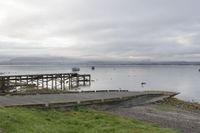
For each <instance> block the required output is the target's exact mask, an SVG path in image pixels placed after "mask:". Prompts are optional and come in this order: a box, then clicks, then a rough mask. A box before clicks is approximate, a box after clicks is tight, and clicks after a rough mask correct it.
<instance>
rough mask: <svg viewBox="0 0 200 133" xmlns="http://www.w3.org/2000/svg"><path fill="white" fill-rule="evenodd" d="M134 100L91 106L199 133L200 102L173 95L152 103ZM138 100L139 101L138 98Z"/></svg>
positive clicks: (165, 126) (184, 132) (167, 126)
mask: <svg viewBox="0 0 200 133" xmlns="http://www.w3.org/2000/svg"><path fill="white" fill-rule="evenodd" d="M135 100H136V99H135ZM138 100H141V99H138ZM133 102H134V101H127V102H123V103H121V104H109V105H95V106H91V108H94V109H96V110H100V111H106V112H110V113H113V114H116V115H119V116H123V117H128V118H132V119H137V120H142V121H144V122H150V123H155V124H158V125H159V126H161V127H163V128H172V129H175V130H179V131H181V132H183V133H188V132H192V133H198V132H199V131H200V104H195V103H189V102H185V101H182V100H179V99H176V98H173V97H171V98H168V99H165V100H163V101H160V102H156V103H150V104H139V105H134V104H132V103H133ZM136 102H138V101H137V100H136Z"/></svg>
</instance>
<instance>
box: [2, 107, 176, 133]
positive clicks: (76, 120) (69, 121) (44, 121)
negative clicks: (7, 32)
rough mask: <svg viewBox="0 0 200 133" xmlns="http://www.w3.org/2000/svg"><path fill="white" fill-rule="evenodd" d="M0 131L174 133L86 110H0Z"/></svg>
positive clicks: (20, 132)
mask: <svg viewBox="0 0 200 133" xmlns="http://www.w3.org/2000/svg"><path fill="white" fill-rule="evenodd" d="M0 129H1V130H3V132H4V133H178V132H177V131H174V130H172V129H166V128H160V127H159V126H158V125H154V124H148V123H144V122H141V121H138V120H132V119H128V118H124V117H121V116H116V115H112V114H110V113H105V112H99V111H95V110H91V109H87V108H75V109H71V110H69V111H61V110H53V109H49V110H41V109H34V108H0Z"/></svg>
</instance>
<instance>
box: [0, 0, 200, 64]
mask: <svg viewBox="0 0 200 133" xmlns="http://www.w3.org/2000/svg"><path fill="white" fill-rule="evenodd" d="M199 5H200V1H198V0H187V1H183V0H74V1H73V0H5V1H3V0H2V1H0V57H1V60H2V59H3V58H8V57H19V56H62V57H75V58H86V59H102V60H106V59H114V60H117V59H119V60H131V61H135V60H136V61H138V60H152V61H175V60H176V61H180V60H181V61H183V60H184V61H200V44H199V43H200V16H199V12H200V8H199Z"/></svg>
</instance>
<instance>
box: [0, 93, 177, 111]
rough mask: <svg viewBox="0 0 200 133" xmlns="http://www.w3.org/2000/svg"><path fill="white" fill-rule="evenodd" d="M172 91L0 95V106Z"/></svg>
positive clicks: (53, 104)
mask: <svg viewBox="0 0 200 133" xmlns="http://www.w3.org/2000/svg"><path fill="white" fill-rule="evenodd" d="M177 94H178V93H174V92H162V91H161V92H154V91H152V92H147V91H144V92H129V91H122V90H121V91H120V90H115V91H114V90H112V91H97V92H80V93H78V92H77V93H65V94H45V95H24V96H19V95H16V96H0V106H2V107H9V106H40V107H66V106H75V105H87V104H95V103H96V104H97V103H106V102H116V101H123V100H128V99H131V98H134V97H140V96H146V95H157V96H163V97H164V98H166V97H170V96H174V95H177Z"/></svg>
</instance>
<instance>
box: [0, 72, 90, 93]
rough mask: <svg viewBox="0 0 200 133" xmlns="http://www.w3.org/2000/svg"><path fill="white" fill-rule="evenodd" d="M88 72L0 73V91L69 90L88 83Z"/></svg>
mask: <svg viewBox="0 0 200 133" xmlns="http://www.w3.org/2000/svg"><path fill="white" fill-rule="evenodd" d="M90 83H91V76H90V74H78V73H56V74H32V75H30V74H28V75H0V92H9V91H20V90H22V89H26V88H27V87H29V88H34V89H52V90H57V89H59V90H66V89H68V90H70V89H71V88H74V87H79V86H85V85H90Z"/></svg>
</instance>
